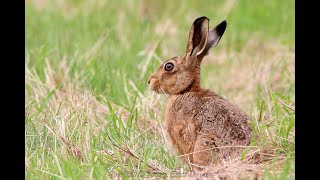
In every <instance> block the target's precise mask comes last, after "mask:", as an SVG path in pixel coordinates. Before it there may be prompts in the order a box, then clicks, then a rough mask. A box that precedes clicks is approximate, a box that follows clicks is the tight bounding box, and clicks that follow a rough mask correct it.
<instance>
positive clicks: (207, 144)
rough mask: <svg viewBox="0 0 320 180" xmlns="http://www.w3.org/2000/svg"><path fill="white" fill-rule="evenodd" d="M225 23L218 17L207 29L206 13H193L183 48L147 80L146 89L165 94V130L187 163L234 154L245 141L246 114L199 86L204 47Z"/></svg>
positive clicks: (247, 141)
mask: <svg viewBox="0 0 320 180" xmlns="http://www.w3.org/2000/svg"><path fill="white" fill-rule="evenodd" d="M226 26H227V23H226V21H222V22H221V23H220V24H219V25H217V26H216V27H215V28H213V29H210V30H209V19H208V18H207V17H200V18H197V19H196V20H195V21H194V22H193V25H192V27H191V30H190V34H189V39H188V45H187V50H186V54H185V55H184V56H182V57H181V56H176V57H173V58H171V59H169V60H167V61H166V62H165V63H163V64H162V65H161V66H160V67H159V69H158V70H157V71H156V72H154V73H153V74H152V75H151V77H150V78H149V80H148V83H149V85H150V89H151V90H153V91H155V92H157V93H166V94H169V100H168V103H167V106H166V112H165V121H166V126H167V132H168V134H169V136H170V139H171V142H172V144H173V146H174V147H175V148H176V149H177V150H178V152H179V154H180V155H183V156H181V157H182V159H183V160H184V161H185V162H187V163H190V164H191V165H193V166H192V167H193V168H196V167H201V166H207V165H210V164H215V163H218V162H219V161H220V160H222V159H229V158H234V157H240V154H241V151H242V150H243V148H244V146H247V145H249V144H250V141H251V132H252V128H251V126H250V125H249V123H248V120H249V116H248V115H247V114H246V113H245V112H243V111H242V110H241V109H239V108H238V107H237V106H235V105H232V104H231V103H229V102H228V101H227V100H225V99H224V98H223V97H221V96H219V95H217V94H216V93H215V92H213V91H210V90H205V89H202V88H201V87H200V64H201V61H202V59H203V57H204V56H205V55H207V54H208V51H209V50H210V48H212V47H215V46H217V44H218V43H219V40H220V39H221V37H222V35H223V33H224V31H225V29H226ZM196 169H197V168H196Z"/></svg>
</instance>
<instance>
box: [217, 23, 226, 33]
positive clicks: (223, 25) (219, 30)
mask: <svg viewBox="0 0 320 180" xmlns="http://www.w3.org/2000/svg"><path fill="white" fill-rule="evenodd" d="M226 28H227V21H226V20H224V21H222V22H221V23H220V24H219V25H218V26H217V27H216V31H217V33H218V34H219V35H220V36H222V35H223V33H224V31H225V30H226Z"/></svg>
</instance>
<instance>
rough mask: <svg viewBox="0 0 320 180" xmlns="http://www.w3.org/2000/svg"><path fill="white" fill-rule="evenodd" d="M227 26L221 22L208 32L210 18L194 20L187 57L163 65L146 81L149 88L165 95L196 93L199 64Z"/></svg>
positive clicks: (168, 61)
mask: <svg viewBox="0 0 320 180" xmlns="http://www.w3.org/2000/svg"><path fill="white" fill-rule="evenodd" d="M226 27H227V23H226V21H222V22H221V23H220V24H219V25H217V26H216V27H215V28H213V29H210V30H209V19H208V18H207V17H200V18H197V19H196V20H195V21H194V22H193V24H192V27H191V30H190V33H189V39H188V44H187V50H186V54H185V55H184V56H176V57H173V58H171V59H169V60H167V61H166V62H164V63H163V64H162V65H161V66H160V67H159V69H158V70H157V71H156V72H154V73H153V74H152V75H151V76H150V78H149V79H148V84H149V85H150V89H151V90H153V91H155V92H157V93H166V94H183V93H185V92H189V91H197V90H199V89H200V63H201V61H202V59H203V57H204V56H205V55H207V54H208V52H209V50H210V48H212V47H215V46H217V44H218V43H219V40H220V39H221V37H222V35H223V33H224V31H225V29H226Z"/></svg>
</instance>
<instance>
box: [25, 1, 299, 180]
mask: <svg viewBox="0 0 320 180" xmlns="http://www.w3.org/2000/svg"><path fill="white" fill-rule="evenodd" d="M207 3H208V2H207V1H191V0H187V1H183V2H182V1H181V2H179V1H174V2H173V1H169V0H164V1H161V2H160V1H145V0H139V1H134V3H133V1H128V0H121V1H102V0H96V1H81V0H77V1H76V0H73V1H46V0H44V1H36V0H27V1H26V2H25V10H26V27H25V28H26V41H25V45H26V54H25V57H26V74H25V91H26V92H25V95H26V96H25V102H26V104H25V117H26V118H25V157H26V171H25V172H26V174H25V177H26V179H113V178H116V177H121V178H124V179H126V178H129V177H134V178H138V177H155V176H158V177H190V176H191V175H190V174H189V173H188V172H189V166H188V165H185V164H183V163H181V162H180V161H179V159H178V158H177V156H176V154H175V152H174V150H173V149H172V148H171V147H170V143H169V142H168V139H167V136H166V133H165V124H164V122H163V113H164V107H165V103H166V99H167V97H166V96H165V95H157V94H154V93H152V92H150V90H148V87H147V83H146V81H147V78H148V76H149V75H150V74H151V73H152V72H153V71H154V70H155V69H156V68H158V66H159V65H160V64H161V62H162V61H164V60H165V59H168V58H170V57H172V56H175V55H183V53H184V52H185V48H186V41H187V36H188V33H189V29H190V26H191V23H192V22H193V20H194V19H195V18H197V17H198V16H202V15H205V16H207V17H209V18H210V25H211V27H212V26H214V25H216V24H218V23H219V22H220V21H222V20H224V19H226V20H227V22H228V27H227V30H226V32H225V34H224V36H223V38H222V40H221V41H220V43H219V45H218V46H217V47H216V48H215V49H213V50H211V51H210V52H211V53H210V55H209V56H207V57H206V58H205V59H204V60H203V64H202V74H201V77H202V79H201V81H202V86H203V87H205V88H210V89H212V90H214V91H216V92H217V93H218V94H220V95H222V96H224V97H226V98H227V99H228V100H229V101H231V102H233V103H235V104H237V105H238V106H239V107H241V108H242V109H244V110H245V111H246V112H248V114H249V115H250V117H251V118H252V122H251V124H252V126H253V128H254V133H255V134H256V135H257V136H258V137H259V141H257V140H256V139H253V140H252V144H251V145H252V148H249V149H248V151H247V153H246V154H244V159H246V157H247V156H248V155H249V154H250V153H253V155H257V156H259V157H260V159H262V163H260V164H259V165H256V166H250V167H249V166H245V165H242V166H240V165H239V163H229V164H228V163H226V164H225V165H224V166H222V167H214V168H215V169H214V170H213V171H214V172H215V175H221V176H253V175H255V174H256V175H257V176H258V177H259V179H294V178H295V175H294V171H295V166H294V162H295V135H294V134H295V112H294V106H295V76H294V73H295V69H294V64H295V62H294V57H295V53H294V49H295V48H294V43H295V40H294V6H295V5H294V1H276V0H271V1H249V0H239V1H235V0H228V1H220V0H219V1H214V2H212V3H211V4H207ZM243 162H245V160H244V161H243ZM249 169H251V171H249ZM240 171H241V172H242V171H243V172H249V174H247V175H245V174H241V173H240Z"/></svg>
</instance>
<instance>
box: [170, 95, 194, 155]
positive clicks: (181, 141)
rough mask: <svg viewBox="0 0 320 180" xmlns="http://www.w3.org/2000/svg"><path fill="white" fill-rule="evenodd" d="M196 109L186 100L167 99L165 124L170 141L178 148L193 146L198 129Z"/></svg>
mask: <svg viewBox="0 0 320 180" xmlns="http://www.w3.org/2000/svg"><path fill="white" fill-rule="evenodd" d="M189 100H190V99H189ZM198 111H199V109H198V108H197V106H195V105H194V103H192V102H190V101H188V100H184V99H183V98H170V99H169V102H168V105H167V108H166V114H165V120H166V126H167V131H168V134H169V136H170V138H171V140H172V143H173V144H174V145H177V146H178V149H179V147H180V148H181V149H189V148H191V147H192V146H193V144H194V141H195V139H196V137H197V134H198V133H197V132H198V129H199V125H198V124H197V122H196V118H195V117H196V115H197V113H198Z"/></svg>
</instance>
